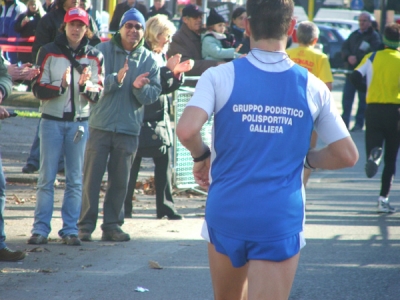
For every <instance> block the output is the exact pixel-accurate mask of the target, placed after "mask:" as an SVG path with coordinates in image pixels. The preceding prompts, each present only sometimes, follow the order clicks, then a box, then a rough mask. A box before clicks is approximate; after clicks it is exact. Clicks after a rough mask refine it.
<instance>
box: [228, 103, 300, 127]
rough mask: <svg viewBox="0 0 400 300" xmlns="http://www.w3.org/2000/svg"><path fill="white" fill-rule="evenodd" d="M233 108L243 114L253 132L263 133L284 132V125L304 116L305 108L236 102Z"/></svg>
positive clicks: (245, 121) (243, 120)
mask: <svg viewBox="0 0 400 300" xmlns="http://www.w3.org/2000/svg"><path fill="white" fill-rule="evenodd" d="M232 110H233V112H235V113H241V114H242V122H243V123H250V124H249V130H250V131H251V132H262V133H283V125H288V126H292V125H293V118H302V117H303V116H304V112H303V110H301V109H296V108H292V107H287V106H270V105H266V106H263V105H256V104H235V105H233V106H232Z"/></svg>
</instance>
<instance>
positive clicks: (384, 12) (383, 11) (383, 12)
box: [379, 0, 386, 35]
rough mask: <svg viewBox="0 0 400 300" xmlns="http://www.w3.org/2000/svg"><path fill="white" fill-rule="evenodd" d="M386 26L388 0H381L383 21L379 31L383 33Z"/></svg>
mask: <svg viewBox="0 0 400 300" xmlns="http://www.w3.org/2000/svg"><path fill="white" fill-rule="evenodd" d="M385 26H386V0H381V22H380V24H379V31H380V33H381V34H382V35H383V31H384V30H385Z"/></svg>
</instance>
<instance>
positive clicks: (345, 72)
mask: <svg viewBox="0 0 400 300" xmlns="http://www.w3.org/2000/svg"><path fill="white" fill-rule="evenodd" d="M331 71H332V74H334V75H335V74H344V75H346V74H351V73H353V70H347V69H333V68H332V69H331Z"/></svg>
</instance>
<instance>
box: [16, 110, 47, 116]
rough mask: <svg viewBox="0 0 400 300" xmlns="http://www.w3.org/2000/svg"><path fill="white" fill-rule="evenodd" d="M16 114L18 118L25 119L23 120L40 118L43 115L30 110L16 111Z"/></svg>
mask: <svg viewBox="0 0 400 300" xmlns="http://www.w3.org/2000/svg"><path fill="white" fill-rule="evenodd" d="M14 112H15V113H17V114H18V117H23V118H40V117H41V115H42V114H41V113H39V112H37V111H28V110H17V109H16V110H14Z"/></svg>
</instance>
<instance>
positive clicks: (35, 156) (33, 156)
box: [26, 119, 64, 171]
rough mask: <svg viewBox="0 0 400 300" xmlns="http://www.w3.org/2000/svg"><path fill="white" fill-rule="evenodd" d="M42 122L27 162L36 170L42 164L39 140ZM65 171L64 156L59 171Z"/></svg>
mask: <svg viewBox="0 0 400 300" xmlns="http://www.w3.org/2000/svg"><path fill="white" fill-rule="evenodd" d="M40 120H41V119H39V123H38V126H37V129H36V133H35V138H34V140H33V143H32V146H31V150H30V152H29V157H28V159H27V160H26V163H27V164H29V165H32V166H35V167H36V169H39V164H40V139H39V127H40ZM61 170H64V156H63V155H61V156H60V160H59V162H58V171H61Z"/></svg>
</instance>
